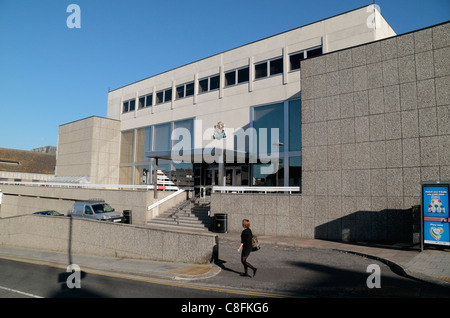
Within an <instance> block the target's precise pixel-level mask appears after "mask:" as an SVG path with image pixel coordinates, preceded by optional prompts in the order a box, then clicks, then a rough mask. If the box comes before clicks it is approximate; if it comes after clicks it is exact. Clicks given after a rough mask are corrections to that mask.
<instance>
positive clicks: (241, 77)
mask: <svg viewBox="0 0 450 318" xmlns="http://www.w3.org/2000/svg"><path fill="white" fill-rule="evenodd" d="M249 78H250V73H249V68H248V67H245V68H241V69H240V70H238V84H240V83H245V82H248V81H249Z"/></svg>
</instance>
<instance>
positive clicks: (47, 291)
mask: <svg viewBox="0 0 450 318" xmlns="http://www.w3.org/2000/svg"><path fill="white" fill-rule="evenodd" d="M70 274H71V273H67V272H66V271H65V270H64V269H61V268H57V267H52V266H44V265H38V264H32V263H25V262H18V261H11V260H5V259H0V298H79V297H81V298H205V297H244V295H239V294H236V293H227V292H226V291H225V290H221V289H219V288H207V287H200V286H192V287H183V286H182V284H180V283H177V282H170V281H159V280H151V279H148V280H144V279H143V280H139V279H133V280H131V279H125V278H122V277H113V276H103V275H96V274H90V273H86V272H83V271H82V272H81V281H80V287H81V288H69V287H68V286H67V278H68V277H69V275H70Z"/></svg>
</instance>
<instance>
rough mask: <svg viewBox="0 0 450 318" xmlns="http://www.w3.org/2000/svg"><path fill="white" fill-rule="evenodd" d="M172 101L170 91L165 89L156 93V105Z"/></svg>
mask: <svg viewBox="0 0 450 318" xmlns="http://www.w3.org/2000/svg"><path fill="white" fill-rule="evenodd" d="M171 100H172V89H171V88H167V89H165V90H162V91H159V92H157V93H156V105H158V104H162V103H166V102H170V101H171Z"/></svg>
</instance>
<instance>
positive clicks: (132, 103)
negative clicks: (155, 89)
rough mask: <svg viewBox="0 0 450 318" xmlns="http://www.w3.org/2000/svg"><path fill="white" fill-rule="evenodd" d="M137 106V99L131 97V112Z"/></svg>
mask: <svg viewBox="0 0 450 318" xmlns="http://www.w3.org/2000/svg"><path fill="white" fill-rule="evenodd" d="M135 108H136V100H134V99H131V100H130V109H129V110H130V112H131V111H133V110H134V109H135Z"/></svg>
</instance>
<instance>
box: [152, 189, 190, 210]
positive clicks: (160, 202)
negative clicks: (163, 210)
mask: <svg viewBox="0 0 450 318" xmlns="http://www.w3.org/2000/svg"><path fill="white" fill-rule="evenodd" d="M184 191H186V190H185V189H179V190H178V191H176V192H174V193H172V194H170V195H168V196H167V197H165V198H163V199H161V200H159V201H157V202H155V203H153V204H152V205H149V206H148V207H147V211H150V210H152V209H154V208H156V207H157V206H159V205H161V204H163V203H164V202H166V201H168V200H170V199H172V198H173V197H175V196H177V195H178V194H180V193H183V192H184Z"/></svg>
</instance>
